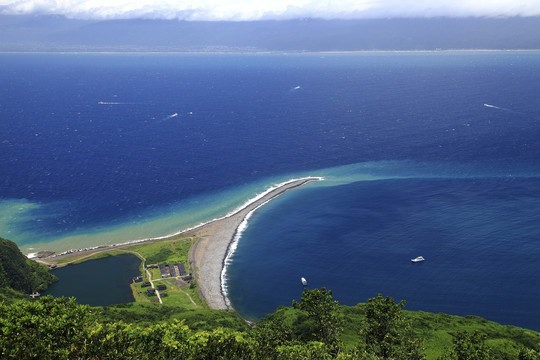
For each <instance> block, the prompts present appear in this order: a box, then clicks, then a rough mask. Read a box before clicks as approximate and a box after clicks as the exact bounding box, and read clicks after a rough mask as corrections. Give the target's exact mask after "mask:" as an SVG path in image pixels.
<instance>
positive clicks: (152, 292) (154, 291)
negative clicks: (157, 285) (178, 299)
mask: <svg viewBox="0 0 540 360" xmlns="http://www.w3.org/2000/svg"><path fill="white" fill-rule="evenodd" d="M146 295H148V296H154V295H156V289H148V290H146Z"/></svg>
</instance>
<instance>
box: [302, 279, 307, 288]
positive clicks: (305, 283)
mask: <svg viewBox="0 0 540 360" xmlns="http://www.w3.org/2000/svg"><path fill="white" fill-rule="evenodd" d="M301 281H302V285H304V286H306V285H307V280H306V278H302V279H301Z"/></svg>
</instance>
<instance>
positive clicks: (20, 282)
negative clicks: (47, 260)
mask: <svg viewBox="0 0 540 360" xmlns="http://www.w3.org/2000/svg"><path fill="white" fill-rule="evenodd" d="M54 281H56V277H55V276H54V275H52V274H50V273H49V272H48V268H47V266H45V265H42V264H39V263H37V262H35V261H33V260H30V259H28V258H27V257H26V256H24V255H23V253H21V251H20V250H19V248H18V247H17V245H16V244H15V243H14V242H12V241H10V240H6V239H3V238H0V289H2V290H3V293H9V290H6V289H11V290H15V291H20V292H23V293H27V294H30V293H32V292H34V291H38V292H39V291H43V290H45V289H47V287H48V286H49V285H50V284H52V283H53V282H54Z"/></svg>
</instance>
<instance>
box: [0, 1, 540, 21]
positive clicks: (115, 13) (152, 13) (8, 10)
mask: <svg viewBox="0 0 540 360" xmlns="http://www.w3.org/2000/svg"><path fill="white" fill-rule="evenodd" d="M0 14H3V15H23V14H36V15H45V14H51V15H52V14H54V15H63V16H66V17H68V18H75V19H168V20H171V19H178V20H189V21H255V20H287V19H298V18H318V19H377V18H428V17H513V16H540V0H0Z"/></svg>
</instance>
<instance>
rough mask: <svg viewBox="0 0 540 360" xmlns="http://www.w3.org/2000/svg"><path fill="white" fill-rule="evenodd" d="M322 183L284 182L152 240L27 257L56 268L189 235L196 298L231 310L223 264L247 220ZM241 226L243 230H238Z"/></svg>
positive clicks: (293, 180)
mask: <svg viewBox="0 0 540 360" xmlns="http://www.w3.org/2000/svg"><path fill="white" fill-rule="evenodd" d="M320 180H324V178H322V177H312V176H309V177H304V178H299V179H292V180H288V181H285V182H282V183H279V184H276V185H274V186H272V187H270V188H269V189H267V190H266V191H264V192H262V193H260V194H257V195H256V196H254V197H253V198H251V199H249V200H247V201H246V202H245V203H244V204H242V205H240V206H239V207H237V208H235V209H234V210H232V211H230V212H229V213H227V214H226V215H224V216H222V217H220V218H216V219H212V220H209V221H207V222H204V223H201V224H198V225H195V226H192V227H190V228H187V229H183V230H181V231H177V232H175V233H173V234H169V235H165V236H158V237H154V238H146V239H138V240H132V241H127V242H123V243H118V244H111V245H98V246H94V247H88V248H80V249H71V250H67V251H64V252H61V253H58V254H53V255H49V256H46V257H30V255H35V254H28V255H27V257H29V258H31V259H32V260H34V261H37V262H40V263H43V264H45V265H48V266H51V265H56V263H57V260H60V259H64V258H69V257H72V256H76V255H87V256H89V255H91V254H94V253H98V252H102V251H108V250H113V249H121V248H124V247H128V246H131V245H135V244H140V243H151V242H159V241H163V240H168V239H171V238H173V237H176V236H179V235H183V234H188V233H191V234H193V236H195V237H196V238H198V240H197V241H196V242H195V244H193V246H192V247H191V248H190V250H189V253H188V259H187V260H188V263H189V265H188V266H189V267H191V268H192V270H193V275H194V278H195V279H196V281H197V284H198V287H199V295H200V297H201V298H202V300H203V301H205V302H206V303H207V304H208V306H209V307H210V308H212V309H231V308H232V306H231V304H230V302H229V300H228V298H227V295H226V289H225V284H224V274H225V271H226V267H227V261H228V259H229V258H230V256H231V255H232V254H233V253H234V250H235V249H236V245H237V243H238V240H239V239H240V237H241V234H242V232H243V231H244V229H245V228H246V227H247V220H248V219H249V217H250V216H251V215H252V214H253V213H254V212H255V211H256V210H257V209H259V208H260V207H261V206H263V205H265V204H266V203H268V202H269V201H271V200H272V199H274V198H275V197H277V196H279V195H281V194H283V193H284V192H286V191H288V190H291V189H294V188H297V187H299V186H302V185H304V184H306V183H308V182H311V181H320ZM242 226H243V228H242Z"/></svg>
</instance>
